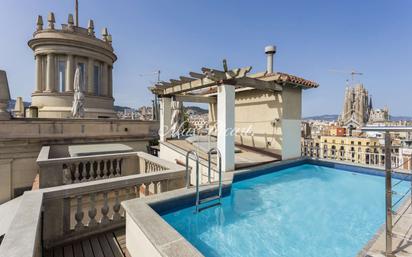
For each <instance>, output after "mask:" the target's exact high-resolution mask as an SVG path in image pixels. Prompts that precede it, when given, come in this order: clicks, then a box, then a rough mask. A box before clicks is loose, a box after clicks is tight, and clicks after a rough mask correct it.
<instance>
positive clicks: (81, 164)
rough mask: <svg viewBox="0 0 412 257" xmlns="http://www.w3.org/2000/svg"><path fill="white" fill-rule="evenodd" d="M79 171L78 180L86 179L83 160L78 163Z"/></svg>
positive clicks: (83, 180)
mask: <svg viewBox="0 0 412 257" xmlns="http://www.w3.org/2000/svg"><path fill="white" fill-rule="evenodd" d="M80 167H81V169H80ZM79 173H80V178H79V179H80V181H81V182H85V181H87V179H86V164H85V163H83V162H80V163H79Z"/></svg>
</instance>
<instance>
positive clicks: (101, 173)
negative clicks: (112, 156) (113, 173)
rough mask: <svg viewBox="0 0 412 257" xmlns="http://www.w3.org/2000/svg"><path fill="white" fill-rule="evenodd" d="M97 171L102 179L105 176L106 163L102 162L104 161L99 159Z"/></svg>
mask: <svg viewBox="0 0 412 257" xmlns="http://www.w3.org/2000/svg"><path fill="white" fill-rule="evenodd" d="M102 166H103V167H102ZM97 172H98V174H99V178H100V179H102V178H104V164H102V161H97Z"/></svg>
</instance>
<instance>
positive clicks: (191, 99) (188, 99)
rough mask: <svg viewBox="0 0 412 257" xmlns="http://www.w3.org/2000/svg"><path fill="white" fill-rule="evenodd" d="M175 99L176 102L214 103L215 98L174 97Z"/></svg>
mask: <svg viewBox="0 0 412 257" xmlns="http://www.w3.org/2000/svg"><path fill="white" fill-rule="evenodd" d="M175 98H176V101H178V102H190V103H216V98H215V97H208V96H193V95H176V96H175Z"/></svg>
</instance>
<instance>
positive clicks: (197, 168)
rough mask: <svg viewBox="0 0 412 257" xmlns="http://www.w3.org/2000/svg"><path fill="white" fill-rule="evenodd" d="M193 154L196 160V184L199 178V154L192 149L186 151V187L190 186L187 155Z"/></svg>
mask: <svg viewBox="0 0 412 257" xmlns="http://www.w3.org/2000/svg"><path fill="white" fill-rule="evenodd" d="M190 154H193V155H194V156H195V160H196V184H198V182H199V181H198V180H199V174H198V173H199V155H197V153H196V152H195V151H194V150H191V151H189V152H187V154H186V188H189V187H190V168H189V156H190Z"/></svg>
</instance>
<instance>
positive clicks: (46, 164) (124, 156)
mask: <svg viewBox="0 0 412 257" xmlns="http://www.w3.org/2000/svg"><path fill="white" fill-rule="evenodd" d="M49 156H50V147H49V146H44V147H43V148H42V150H41V151H40V154H39V157H38V159H37V164H38V166H39V168H40V169H39V176H40V177H39V187H40V188H45V187H51V186H59V185H68V184H75V183H81V182H88V181H95V180H99V179H107V178H114V177H120V176H127V175H132V174H141V173H150V172H158V171H163V170H166V169H167V165H168V164H163V165H162V164H160V163H159V162H158V160H157V159H155V158H153V156H151V155H149V154H146V153H143V152H128V153H116V154H99V155H88V156H82V157H66V158H54V159H49Z"/></svg>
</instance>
